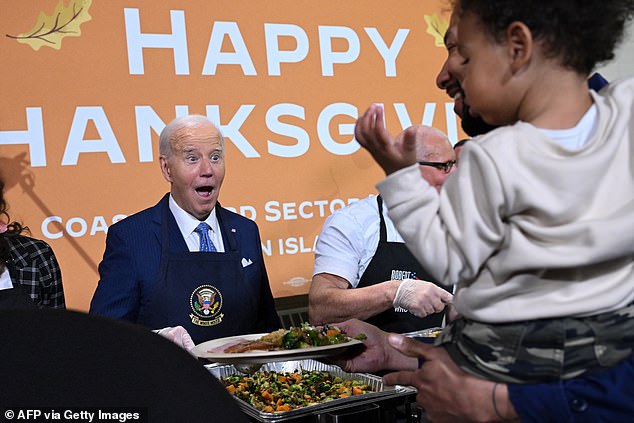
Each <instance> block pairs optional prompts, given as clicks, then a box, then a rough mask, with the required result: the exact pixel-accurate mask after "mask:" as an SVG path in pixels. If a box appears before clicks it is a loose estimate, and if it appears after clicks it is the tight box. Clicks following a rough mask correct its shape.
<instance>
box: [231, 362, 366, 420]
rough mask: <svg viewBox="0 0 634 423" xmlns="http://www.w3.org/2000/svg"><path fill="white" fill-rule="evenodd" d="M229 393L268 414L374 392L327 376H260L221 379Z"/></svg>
mask: <svg viewBox="0 0 634 423" xmlns="http://www.w3.org/2000/svg"><path fill="white" fill-rule="evenodd" d="M221 381H222V383H223V384H224V385H225V387H226V388H227V390H228V391H229V392H230V393H232V394H233V395H235V396H237V397H238V398H240V399H242V400H244V401H246V402H247V403H249V404H251V405H252V406H254V407H255V408H257V409H258V410H260V411H264V412H265V413H282V412H285V411H290V410H294V409H296V408H301V407H306V406H308V405H312V404H317V403H321V402H325V401H330V400H333V399H337V398H345V397H348V396H352V395H361V394H366V393H368V392H372V389H371V388H370V386H369V385H367V384H364V383H362V382H360V381H355V380H344V379H342V378H341V377H332V375H330V373H328V372H322V371H319V370H313V371H310V372H303V373H297V372H293V373H282V372H259V373H256V374H254V375H252V376H228V377H226V378H222V379H221Z"/></svg>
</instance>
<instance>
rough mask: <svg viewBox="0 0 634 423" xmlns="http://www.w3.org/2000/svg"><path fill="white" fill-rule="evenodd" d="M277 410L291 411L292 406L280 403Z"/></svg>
mask: <svg viewBox="0 0 634 423" xmlns="http://www.w3.org/2000/svg"><path fill="white" fill-rule="evenodd" d="M275 411H291V406H290V405H288V404H282V405H278V406H277V408H276V409H275Z"/></svg>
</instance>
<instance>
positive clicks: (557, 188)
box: [355, 0, 634, 382]
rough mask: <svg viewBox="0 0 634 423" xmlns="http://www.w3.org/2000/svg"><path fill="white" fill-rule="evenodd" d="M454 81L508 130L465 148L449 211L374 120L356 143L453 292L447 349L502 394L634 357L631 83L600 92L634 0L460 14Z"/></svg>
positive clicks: (373, 117)
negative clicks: (504, 388) (592, 76)
mask: <svg viewBox="0 0 634 423" xmlns="http://www.w3.org/2000/svg"><path fill="white" fill-rule="evenodd" d="M454 7H455V12H454V13H458V14H459V15H460V22H459V27H458V28H459V29H458V49H459V52H460V55H461V56H462V57H463V58H464V61H463V65H462V69H461V74H460V75H458V78H459V79H460V82H461V85H462V89H463V91H464V93H465V101H468V102H469V104H470V105H471V108H472V110H473V111H474V113H477V114H479V115H480V116H482V118H483V119H484V120H485V121H486V122H487V123H490V124H494V125H508V126H504V127H501V128H499V129H497V130H495V131H492V132H490V133H489V134H487V135H484V136H482V137H480V138H478V139H477V140H476V141H475V142H471V143H469V144H468V145H467V146H466V148H465V149H464V151H463V152H462V156H461V165H460V168H459V169H458V171H457V172H456V173H455V175H454V176H453V177H451V178H449V179H448V181H447V183H446V184H445V186H444V189H443V190H442V191H441V193H440V195H438V194H437V193H436V192H435V190H433V189H431V188H430V187H429V186H428V185H427V184H425V182H423V181H421V180H420V178H419V177H417V174H416V166H414V165H413V164H414V163H415V159H414V152H415V150H414V146H413V143H412V140H411V139H408V138H406V139H405V140H404V141H403V142H402V143H396V142H395V141H394V140H393V139H392V138H391V137H390V135H389V133H388V132H387V130H386V129H385V127H384V126H383V123H382V122H383V121H384V120H383V110H382V109H381V108H380V107H378V106H376V105H373V106H371V107H370V108H369V109H368V110H367V111H366V112H365V114H364V115H363V116H361V118H360V119H359V120H358V122H357V126H356V128H355V135H356V138H357V140H358V141H359V142H360V143H361V144H362V145H363V146H364V147H365V148H366V149H368V150H369V151H370V153H371V154H372V155H373V156H374V158H375V159H376V161H377V162H378V163H379V164H380V165H381V166H382V167H383V169H384V170H385V172H386V174H387V175H388V177H387V178H386V179H385V180H384V181H382V182H381V183H379V184H378V188H379V191H380V192H381V195H382V196H383V197H384V199H385V202H386V203H387V204H388V207H389V210H390V217H391V218H392V219H393V220H394V221H395V223H396V226H397V228H398V230H399V232H400V233H401V234H402V235H403V238H404V239H405V241H406V243H407V244H408V246H409V248H410V249H411V250H412V251H413V253H414V255H415V256H416V257H417V259H418V260H419V261H420V262H421V264H423V266H425V268H427V269H429V270H430V272H431V273H432V275H434V276H435V277H436V278H437V279H438V280H444V281H447V282H452V281H458V284H459V289H458V292H457V294H456V297H455V298H454V304H455V305H456V307H457V309H458V311H459V312H460V313H461V315H462V316H463V318H461V319H458V320H456V321H454V322H452V323H451V324H450V325H449V326H448V328H447V329H446V330H445V331H444V332H443V334H442V335H441V337H440V339H439V342H438V343H440V344H443V346H445V347H446V348H447V350H448V352H449V354H450V355H451V357H452V358H453V359H454V360H455V361H456V362H457V363H458V364H459V365H460V366H461V367H462V368H464V369H465V370H466V371H469V372H471V373H473V374H476V375H479V376H482V377H485V378H488V379H492V380H496V381H501V382H543V381H550V380H558V379H567V378H572V377H575V376H578V375H581V374H584V373H592V372H597V371H600V370H601V369H602V368H605V367H610V366H613V365H614V364H617V363H618V362H620V361H621V360H623V359H624V358H626V357H628V356H629V355H631V353H632V348H633V347H634V319H633V317H634V305H632V302H633V300H634V160H633V159H632V157H634V124H633V123H632V122H634V116H633V114H634V113H633V112H634V79H625V80H623V81H620V82H617V83H614V84H611V85H610V86H609V87H608V88H607V89H604V90H603V91H602V93H601V94H600V95H598V94H596V93H593V92H590V91H589V90H588V86H587V77H588V74H589V73H590V72H591V71H592V69H593V68H594V66H595V65H596V64H597V63H600V62H602V61H605V60H609V59H611V58H612V57H613V50H614V47H615V45H616V44H617V42H618V41H619V40H620V38H621V36H622V33H623V28H624V26H625V23H626V22H628V21H629V20H630V19H631V18H632V14H633V13H634V0H605V1H601V2H595V1H590V0H588V1H574V2H572V1H565V0H548V1H542V0H540V1H530V2H518V1H514V0H497V1H496V0H493V1H484V0H461V1H460V0H457V1H456V2H455V5H454Z"/></svg>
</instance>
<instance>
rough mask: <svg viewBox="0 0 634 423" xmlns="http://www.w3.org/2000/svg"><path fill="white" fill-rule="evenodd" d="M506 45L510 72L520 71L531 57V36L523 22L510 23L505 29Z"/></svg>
mask: <svg viewBox="0 0 634 423" xmlns="http://www.w3.org/2000/svg"><path fill="white" fill-rule="evenodd" d="M506 38H507V45H508V48H509V55H510V59H511V71H512V72H513V73H516V72H518V71H519V70H521V69H522V68H523V67H524V66H525V65H526V64H527V63H529V62H530V59H531V56H532V55H533V34H532V33H531V30H530V29H529V28H528V27H527V26H526V24H524V23H523V22H518V21H515V22H511V24H510V25H509V26H508V28H507V29H506Z"/></svg>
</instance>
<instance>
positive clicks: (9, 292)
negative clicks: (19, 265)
mask: <svg viewBox="0 0 634 423" xmlns="http://www.w3.org/2000/svg"><path fill="white" fill-rule="evenodd" d="M7 269H8V270H9V276H10V278H11V284H12V285H13V288H9V289H1V290H0V309H2V310H16V309H22V310H24V309H33V310H34V309H37V308H38V307H37V305H36V304H35V303H34V302H33V300H32V299H31V296H30V295H29V294H27V293H26V292H25V291H24V289H23V288H22V287H21V286H20V285H19V284H16V283H14V282H13V280H14V277H15V275H14V274H13V272H12V269H11V267H10V266H9V263H7ZM16 285H17V286H16Z"/></svg>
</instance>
